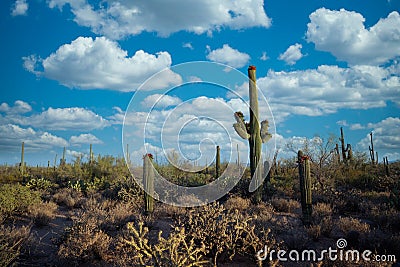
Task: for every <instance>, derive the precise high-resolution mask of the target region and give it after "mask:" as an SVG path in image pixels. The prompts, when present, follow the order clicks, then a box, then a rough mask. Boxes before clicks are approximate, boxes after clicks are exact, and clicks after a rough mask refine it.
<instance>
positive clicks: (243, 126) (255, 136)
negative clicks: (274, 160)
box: [233, 66, 272, 203]
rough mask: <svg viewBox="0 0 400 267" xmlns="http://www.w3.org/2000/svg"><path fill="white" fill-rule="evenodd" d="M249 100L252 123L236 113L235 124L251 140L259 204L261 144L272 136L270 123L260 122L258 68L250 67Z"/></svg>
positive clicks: (260, 194) (253, 176) (239, 133)
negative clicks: (269, 130) (257, 84)
mask: <svg viewBox="0 0 400 267" xmlns="http://www.w3.org/2000/svg"><path fill="white" fill-rule="evenodd" d="M248 76H249V98H250V122H248V123H247V122H245V121H244V116H243V113H242V112H240V111H238V112H235V114H234V115H235V119H236V123H235V124H233V127H234V128H235V131H236V133H237V134H238V135H239V136H240V137H241V138H243V139H247V140H249V146H250V155H249V156H250V173H251V177H252V178H253V179H254V180H255V181H256V188H257V190H256V191H255V193H254V199H253V200H254V202H255V203H259V202H261V200H262V188H263V187H262V186H261V184H259V183H260V180H261V179H262V175H263V171H262V166H259V167H258V168H257V166H258V163H259V161H260V159H261V143H265V142H267V141H268V140H269V139H271V137H272V135H271V134H270V133H269V132H268V121H267V120H264V121H262V122H261V125H260V122H259V116H258V115H259V114H258V94H257V86H256V67H255V66H249V68H248Z"/></svg>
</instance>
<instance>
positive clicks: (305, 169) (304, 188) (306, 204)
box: [297, 150, 312, 224]
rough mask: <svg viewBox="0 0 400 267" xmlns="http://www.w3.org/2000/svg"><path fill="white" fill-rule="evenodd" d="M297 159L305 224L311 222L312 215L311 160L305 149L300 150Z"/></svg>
mask: <svg viewBox="0 0 400 267" xmlns="http://www.w3.org/2000/svg"><path fill="white" fill-rule="evenodd" d="M297 161H298V163H299V177H300V193H301V209H302V212H303V222H304V223H305V224H309V223H311V215H312V196H311V173H310V160H309V158H308V156H304V155H303V151H301V150H299V152H298V153H297Z"/></svg>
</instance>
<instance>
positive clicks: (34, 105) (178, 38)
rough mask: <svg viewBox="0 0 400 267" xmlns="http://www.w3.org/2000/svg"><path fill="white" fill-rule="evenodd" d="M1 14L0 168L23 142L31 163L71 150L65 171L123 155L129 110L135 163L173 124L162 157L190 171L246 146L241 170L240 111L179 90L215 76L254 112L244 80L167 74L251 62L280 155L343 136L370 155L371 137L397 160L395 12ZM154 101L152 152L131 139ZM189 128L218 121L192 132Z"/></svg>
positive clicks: (274, 8)
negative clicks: (79, 158)
mask: <svg viewBox="0 0 400 267" xmlns="http://www.w3.org/2000/svg"><path fill="white" fill-rule="evenodd" d="M0 5H1V8H0V12H1V14H0V27H1V30H2V33H3V34H2V35H3V36H4V38H3V41H2V42H1V43H0V51H1V52H0V53H1V61H0V62H1V64H2V66H1V69H2V71H1V74H0V75H1V76H0V78H1V82H2V85H1V87H2V93H1V99H0V163H2V164H3V163H8V164H15V163H17V162H19V159H20V146H21V142H22V141H24V142H25V144H26V157H25V158H26V161H27V162H28V164H41V165H46V164H47V161H48V160H50V162H53V161H54V158H55V156H56V154H57V156H58V159H59V157H60V155H61V154H62V150H63V147H64V146H65V147H66V148H67V152H68V153H67V160H68V161H71V160H73V158H74V157H75V156H76V155H78V154H83V155H86V154H87V153H88V149H89V144H93V147H94V151H95V153H96V154H97V153H100V154H103V155H104V154H109V155H115V156H118V155H122V154H123V153H124V152H123V144H122V139H123V138H122V136H123V134H122V128H123V127H122V122H123V118H124V115H125V112H126V111H128V113H127V114H129V116H128V119H127V122H128V126H129V127H128V126H127V127H126V129H130V130H129V134H128V135H127V136H129V137H130V138H132V139H126V140H128V141H127V142H128V143H129V144H130V147H131V148H130V152H131V157H132V158H134V159H138V161H140V160H141V156H140V155H143V153H145V152H146V149H147V151H148V152H151V153H157V154H158V153H160V154H161V143H160V142H161V141H160V137H156V136H153V134H157V133H161V132H160V127H162V126H163V124H160V123H162V122H165V121H168V120H171V118H174V120H173V122H172V121H171V122H169V123H170V125H169V126H168V125H167V126H168V127H166V128H165V129H166V130H165V132H166V133H169V134H166V135H165V136H164V137H165V138H166V139H165V140H164V141H163V142H164V144H163V145H164V148H165V149H166V151H170V150H169V149H172V148H176V149H179V148H181V149H182V151H183V153H184V155H183V156H186V157H187V158H188V159H196V157H198V156H199V143H201V148H200V152H201V153H203V154H204V157H203V158H202V159H198V160H200V161H203V162H204V160H207V161H208V162H209V161H211V160H212V157H213V154H214V151H213V146H214V145H216V144H218V145H221V147H222V149H223V157H225V158H226V159H227V158H229V157H230V154H229V153H228V152H229V150H230V149H231V148H232V147H235V146H236V144H238V145H239V146H240V151H241V153H243V157H242V158H245V154H246V151H247V144H246V142H244V141H243V140H240V139H239V138H238V137H237V136H233V135H234V134H233V135H232V136H231V130H232V128H231V127H230V125H231V124H233V123H234V122H235V121H234V118H233V115H232V113H233V112H232V111H236V110H235V108H242V109H246V107H245V105H244V102H243V101H242V102H241V101H239V100H238V99H236V98H235V97H234V96H232V95H230V94H228V92H227V90H226V89H224V90H222V89H221V88H219V87H218V86H216V85H210V84H206V83H198V84H197V83H194V84H188V85H182V83H185V82H193V81H195V82H199V81H203V82H204V81H207V79H209V80H213V79H216V77H217V76H218V77H219V78H221V81H222V80H224V81H222V83H224V84H225V85H226V86H227V87H230V89H231V90H233V91H235V92H236V93H237V94H238V95H240V96H243V97H244V100H246V97H247V87H246V83H245V82H244V84H243V83H240V82H243V81H245V80H246V79H245V76H244V80H243V81H242V80H240V79H243V77H241V76H240V75H239V74H238V73H237V72H236V71H235V70H232V71H230V72H229V71H227V69H225V68H222V67H221V69H220V70H219V71H220V72H218V71H215V72H210V73H208V72H207V67H206V68H205V69H202V66H207V65H204V64H207V63H204V64H203V63H200V64H199V65H198V66H199V69H198V71H199V73H196V68H195V67H192V69H190V71H188V70H187V69H185V67H183V68H182V67H177V68H174V67H173V66H175V65H178V66H179V64H182V63H185V62H191V61H207V62H217V63H222V64H226V65H229V66H231V67H233V68H236V69H238V70H239V71H240V72H242V73H243V74H244V75H246V72H247V67H248V66H249V65H250V64H251V65H255V66H257V78H258V81H257V84H258V86H259V89H260V91H261V92H262V94H263V95H264V96H265V97H266V99H267V101H268V104H269V106H270V108H271V111H272V114H273V117H274V119H275V126H276V133H274V141H275V142H276V145H277V147H278V148H279V149H280V155H281V156H291V155H292V154H291V152H290V151H286V150H285V145H284V144H285V143H286V142H294V143H301V142H302V140H303V138H305V137H307V138H313V137H314V136H315V135H319V136H321V137H327V136H328V135H329V134H330V133H333V134H336V135H339V133H340V130H339V129H340V127H341V126H342V127H343V128H344V130H345V135H346V136H345V137H346V142H347V143H351V144H352V146H353V149H355V150H357V151H362V152H368V145H369V143H368V136H369V135H368V134H369V133H370V132H371V131H373V132H374V135H375V148H376V150H377V151H378V153H379V156H380V158H381V157H382V156H388V157H389V160H398V159H400V118H399V111H400V63H399V59H400V15H399V12H400V1H399V0H390V1H385V0H371V1H361V0H352V1H341V0H332V1H330V0H314V1H297V0H284V1H264V2H263V1H260V0H248V1H244V0H238V1H228V0H223V1H217V0H207V1H194V0H193V1H184V2H182V1H178V0H173V1H152V0H150V1H145V2H144V1H140V2H139V3H138V1H126V0H103V1H87V0H48V1H44V0H17V1H9V0H6V1H2V2H1V4H0ZM192 66H193V65H192ZM169 67H172V68H171V69H170V70H169V71H166V72H165V71H164V72H162V74H163V75H164V76H160V75H159V76H156V77H155V78H153V79H151V80H150V81H148V82H147V85H148V88H145V87H142V88H141V87H140V86H141V84H142V83H144V82H145V81H146V80H147V79H148V78H150V77H151V76H152V75H154V74H156V73H158V72H159V71H161V70H163V69H165V68H169ZM185 72H187V73H185ZM232 74H236V75H238V76H237V77H238V78H239V79H238V81H235V78H231V77H232V76H230V75H232ZM202 75H203V76H204V75H205V76H204V77H200V76H202ZM207 75H208V76H207ZM213 75H214V76H215V77H210V76H213ZM206 76H207V77H206ZM240 77H241V78H240ZM157 78H158V79H157ZM139 88H140V89H139ZM170 88H175V89H174V90H172V91H168V90H169V89H170ZM135 92H137V93H136V94H135ZM164 94H165V95H166V96H164V97H161V98H159V97H160V95H164ZM133 96H134V97H133ZM132 97H133V100H132V102H131V99H132ZM146 101H147V102H146ZM149 101H150V102H149ZM157 101H159V102H157ZM130 102H131V103H134V105H129V106H128V104H129V103H130ZM152 103H153V104H154V103H158V105H159V106H158V110H157V108H156V109H155V110H154V112H153V110H151V111H152V113H151V115H152V116H153V117H152V116H149V119H150V121H151V119H154V121H153V122H157V124H156V123H153V124H151V123H150V124H149V125H150V126H152V127H154V128H150V130H149V131H150V132H148V133H147V134H146V138H147V139H146V140H144V138H143V131H142V133H140V131H139V132H137V133H135V132H134V130H133V129H131V128H130V127H133V128H135V129H136V130H137V129H141V128H140V127H143V122H144V121H145V118H146V117H142V116H141V112H142V113H143V112H144V113H146V112H147V113H148V114H149V107H151V106H152V105H151V104H152ZM261 110H262V111H263V112H264V113H263V114H260V115H261V116H265V117H267V118H268V119H270V120H271V121H272V119H271V118H272V116H270V114H269V113H268V112H267V111H266V110H265V109H262V108H261ZM242 111H244V112H246V110H242ZM171 112H172V113H171ZM267 113H268V114H267ZM171 114H172V115H173V116H172V115H171ZM184 115H186V116H187V117H184ZM193 116H194V117H196V116H197V117H199V116H203V117H204V118H206V117H207V118H209V117H212V116H214V119H213V120H211V119H210V118H209V119H208V120H206V119H204V120H202V119H200V120H197V121H192V119H193ZM203 117H202V118H203ZM185 118H186V120H185ZM188 122H191V123H189V124H187V128H182V125H186V124H185V123H188ZM179 123H182V125H179ZM271 123H272V122H271ZM218 125H219V126H218ZM177 129H178V130H180V129H182V131H180V132H179V131H178V132H174V130H177ZM124 134H125V132H124ZM176 134H180V135H181V136H180V139H179V138H178V139H179V140H180V142H181V143H179V142H178V143H177V142H176V139H177V136H176ZM151 138H153V139H151ZM157 138H158V139H157ZM174 138H175V139H174ZM146 142H147V144H145V143H146ZM229 142H230V143H231V145H232V147H229V146H228V143H229ZM177 144H178V145H177ZM267 149H270V148H269V147H267Z"/></svg>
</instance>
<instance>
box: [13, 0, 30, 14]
mask: <svg viewBox="0 0 400 267" xmlns="http://www.w3.org/2000/svg"><path fill="white" fill-rule="evenodd" d="M28 8H29V5H28V3H27V2H26V0H16V1H15V3H14V5H13V6H12V8H11V15H12V16H21V15H26V13H27V12H28Z"/></svg>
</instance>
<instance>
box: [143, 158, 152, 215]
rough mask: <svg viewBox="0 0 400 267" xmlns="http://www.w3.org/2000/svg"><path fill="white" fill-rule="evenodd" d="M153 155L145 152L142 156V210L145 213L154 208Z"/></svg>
mask: <svg viewBox="0 0 400 267" xmlns="http://www.w3.org/2000/svg"><path fill="white" fill-rule="evenodd" d="M152 160H153V155H151V154H146V155H145V156H144V157H143V187H144V188H143V189H144V211H145V213H146V214H149V213H151V212H153V210H154V199H153V197H152V195H153V194H154V171H153V163H152Z"/></svg>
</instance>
